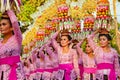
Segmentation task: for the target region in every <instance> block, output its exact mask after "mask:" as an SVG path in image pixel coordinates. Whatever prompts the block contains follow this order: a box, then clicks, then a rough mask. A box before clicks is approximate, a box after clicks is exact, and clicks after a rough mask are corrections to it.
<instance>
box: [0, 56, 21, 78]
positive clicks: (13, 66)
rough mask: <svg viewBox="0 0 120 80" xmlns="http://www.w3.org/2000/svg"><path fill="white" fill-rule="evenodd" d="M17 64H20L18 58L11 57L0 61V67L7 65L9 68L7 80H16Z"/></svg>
mask: <svg viewBox="0 0 120 80" xmlns="http://www.w3.org/2000/svg"><path fill="white" fill-rule="evenodd" d="M18 62H20V56H11V57H7V58H2V59H0V65H3V64H8V65H10V67H11V71H10V74H9V80H17V74H16V68H17V63H18Z"/></svg>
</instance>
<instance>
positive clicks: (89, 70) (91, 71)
mask: <svg viewBox="0 0 120 80" xmlns="http://www.w3.org/2000/svg"><path fill="white" fill-rule="evenodd" d="M83 41H84V40H83ZM83 41H80V42H79V43H78V44H77V51H78V53H79V56H80V57H81V59H82V63H83V77H82V79H83V80H96V77H95V73H96V64H95V59H94V54H93V50H92V48H91V47H90V45H89V44H88V43H87V41H86V46H85V52H83V50H82V49H81V48H80V46H81V44H82V43H83Z"/></svg>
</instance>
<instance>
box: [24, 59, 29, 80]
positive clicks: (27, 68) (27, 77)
mask: <svg viewBox="0 0 120 80" xmlns="http://www.w3.org/2000/svg"><path fill="white" fill-rule="evenodd" d="M23 66H24V67H23V69H24V72H25V76H26V80H28V79H29V74H30V69H29V64H28V60H27V59H25V60H24V62H23Z"/></svg>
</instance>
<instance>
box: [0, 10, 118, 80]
mask: <svg viewBox="0 0 120 80" xmlns="http://www.w3.org/2000/svg"><path fill="white" fill-rule="evenodd" d="M0 31H1V34H3V39H1V40H0V80H116V79H118V77H119V78H120V64H119V59H118V56H119V55H118V53H117V51H116V50H115V49H113V48H112V47H111V46H110V41H111V40H112V38H111V36H110V34H109V32H108V31H107V30H106V29H105V28H99V29H97V30H95V31H94V32H93V33H92V34H90V35H88V36H87V37H86V38H85V39H83V40H80V41H78V40H73V39H72V37H71V36H70V34H69V32H67V31H65V32H64V31H57V32H56V33H55V34H54V35H53V36H52V37H51V38H50V39H49V40H48V41H47V42H46V43H45V44H44V45H42V46H40V47H36V48H34V49H33V50H32V51H31V52H30V54H31V55H30V56H29V57H27V58H25V59H23V60H22V61H20V51H21V43H22V34H21V31H20V28H19V25H18V21H17V19H16V16H15V14H14V13H13V11H11V10H8V11H6V12H5V13H4V14H3V15H2V18H1V21H0ZM97 34H98V42H95V41H94V37H95V36H96V35H97ZM83 43H84V44H85V47H84V49H82V47H81V46H82V44H83Z"/></svg>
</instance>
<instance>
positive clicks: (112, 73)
mask: <svg viewBox="0 0 120 80" xmlns="http://www.w3.org/2000/svg"><path fill="white" fill-rule="evenodd" d="M97 68H98V70H100V69H110V74H109V79H110V80H116V76H115V70H114V65H113V64H109V63H100V64H98V65H97Z"/></svg>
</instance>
